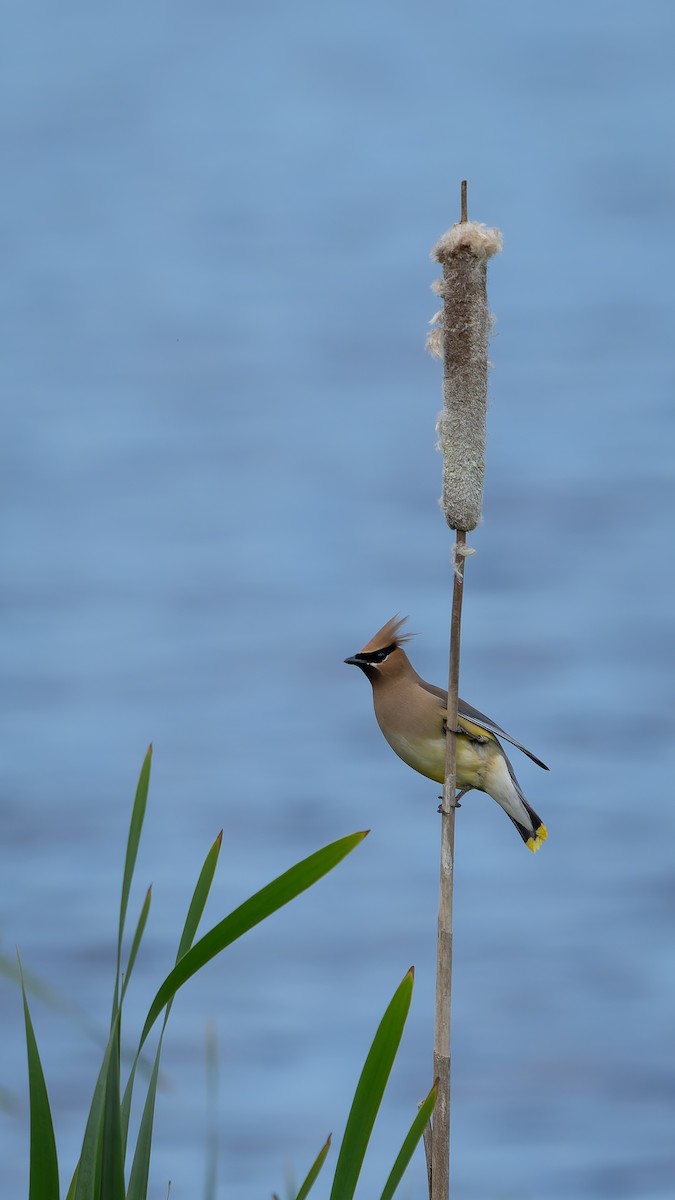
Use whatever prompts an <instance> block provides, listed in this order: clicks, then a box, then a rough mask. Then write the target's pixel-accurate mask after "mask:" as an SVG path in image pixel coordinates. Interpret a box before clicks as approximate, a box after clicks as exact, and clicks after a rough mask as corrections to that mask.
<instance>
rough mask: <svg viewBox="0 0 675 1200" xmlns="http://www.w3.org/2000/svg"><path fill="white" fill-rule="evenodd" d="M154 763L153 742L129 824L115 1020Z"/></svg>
mask: <svg viewBox="0 0 675 1200" xmlns="http://www.w3.org/2000/svg"><path fill="white" fill-rule="evenodd" d="M151 764H152V743H151V744H150V745H149V746H148V749H147V753H146V755H145V758H144V759H143V765H142V767H141V773H140V775H139V777H138V785H137V787H136V796H135V798H134V806H133V809H132V810H131V822H130V825H129V836H128V838H127V852H126V858H125V861H124V875H123V877H122V895H121V897H120V920H119V929H118V933H117V971H116V973H115V999H114V1003H113V1020H114V1018H115V1006H116V1004H117V997H118V996H119V984H120V975H121V971H122V939H123V937H124V923H125V921H126V916H127V906H128V904H129V892H130V891H131V881H132V879H133V875H134V867H135V865H136V856H137V854H138V846H139V843H140V840H141V831H142V829H143V820H144V818H145V809H146V805H147V802H148V788H149V786H150V767H151Z"/></svg>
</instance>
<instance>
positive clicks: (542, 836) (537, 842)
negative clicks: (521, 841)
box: [525, 823, 548, 854]
mask: <svg viewBox="0 0 675 1200" xmlns="http://www.w3.org/2000/svg"><path fill="white" fill-rule="evenodd" d="M547 837H548V829H547V828H546V826H545V825H544V824H543V823H542V824H541V825H539V826H538V827H537V829H536V830H535V832H534V833H533V834H532V837H529V838H528V839H527V841H526V843H525V845H526V846H527V848H528V850H531V851H532V853H533V854H535V853H536V852H537V850H538V849H539V847H540V846H541V845H542V843H543V842H545V841H546V839H547Z"/></svg>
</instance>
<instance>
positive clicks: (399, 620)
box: [359, 613, 415, 654]
mask: <svg viewBox="0 0 675 1200" xmlns="http://www.w3.org/2000/svg"><path fill="white" fill-rule="evenodd" d="M407 620H408V618H407V617H399V615H398V613H396V616H395V617H392V618H391V620H390V621H387V624H386V625H383V626H382V628H381V629H378V631H377V633H376V634H375V635H374V637H371V639H370V641H369V642H367V643H366V645H365V646H364V647H363V649H362V650H360V651H359V653H360V654H372V653H373V651H375V650H384V649H385V648H386V649H388V648H389V647H390V646H391V647H396V646H401V645H402V644H403V642H409V641H410V639H411V638H413V637H414V636H415V634H414V633H399V630H400V628H401V626H402V625H405V623H406V621H407Z"/></svg>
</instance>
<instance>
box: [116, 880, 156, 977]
mask: <svg viewBox="0 0 675 1200" xmlns="http://www.w3.org/2000/svg"><path fill="white" fill-rule="evenodd" d="M151 900H152V884H150V887H149V888H148V890H147V892H146V893H145V900H144V901H143V906H142V908H141V912H140V916H139V918H138V923H137V925H136V929H135V930H134V936H133V940H132V943H131V949H130V951H129V961H128V962H127V969H126V971H125V974H124V982H123V983H122V999H124V996H125V994H126V990H127V988H128V986H129V980H130V979H131V972H132V971H133V969H134V963H135V962H136V955H137V954H138V949H139V946H140V944H141V940H142V938H143V934H144V933H145V926H146V924H147V921H148V913H149V912H150V902H151Z"/></svg>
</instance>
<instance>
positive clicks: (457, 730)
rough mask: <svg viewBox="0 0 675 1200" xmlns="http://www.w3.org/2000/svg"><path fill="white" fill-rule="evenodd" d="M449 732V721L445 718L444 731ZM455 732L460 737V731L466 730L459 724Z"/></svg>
mask: <svg viewBox="0 0 675 1200" xmlns="http://www.w3.org/2000/svg"><path fill="white" fill-rule="evenodd" d="M447 732H448V722H447V721H445V720H444V721H443V733H447ZM455 733H456V734H457V737H459V735H460V733H464V730H463V729H462V728H461V727H459V726H458V728H457V729H456V730H455Z"/></svg>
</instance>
